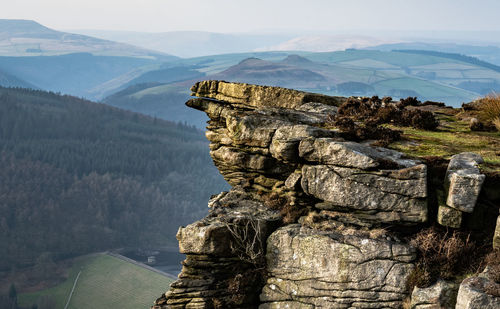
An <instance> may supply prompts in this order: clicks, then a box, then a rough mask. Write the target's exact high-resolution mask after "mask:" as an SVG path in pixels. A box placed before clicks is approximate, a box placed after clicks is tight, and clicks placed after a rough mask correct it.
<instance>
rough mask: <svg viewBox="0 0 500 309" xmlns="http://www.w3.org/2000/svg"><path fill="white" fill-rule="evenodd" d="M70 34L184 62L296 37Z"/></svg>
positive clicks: (198, 33) (192, 33)
mask: <svg viewBox="0 0 500 309" xmlns="http://www.w3.org/2000/svg"><path fill="white" fill-rule="evenodd" d="M73 31H75V32H76V33H80V34H85V35H90V36H93V37H97V38H101V39H106V40H112V41H117V42H123V43H127V44H133V45H136V46H142V47H144V48H149V49H152V50H158V51H161V52H164V53H167V54H172V55H176V56H179V57H183V58H191V57H200V56H208V55H218V54H232V53H244V52H249V51H256V50H259V49H262V48H265V47H269V46H274V45H277V44H280V43H282V42H286V41H288V40H290V39H292V38H294V37H295V36H294V35H293V34H245V33H239V34H227V33H213V32H204V31H173V32H163V33H151V32H132V31H105V30H73ZM379 44H380V43H379Z"/></svg>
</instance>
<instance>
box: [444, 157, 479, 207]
mask: <svg viewBox="0 0 500 309" xmlns="http://www.w3.org/2000/svg"><path fill="white" fill-rule="evenodd" d="M483 162H484V161H483V158H482V157H481V156H480V155H478V154H476V153H471V152H464V153H460V154H457V155H454V156H452V157H451V160H450V163H449V165H448V170H447V171H446V178H445V186H446V188H447V189H448V198H447V200H446V205H448V206H450V207H452V208H455V209H457V210H460V211H463V212H468V213H471V212H472V211H473V210H474V206H475V205H476V201H477V198H478V196H479V193H480V191H481V187H482V185H483V182H484V179H485V176H484V175H483V174H481V173H480V171H479V168H478V167H477V165H478V164H481V163H483Z"/></svg>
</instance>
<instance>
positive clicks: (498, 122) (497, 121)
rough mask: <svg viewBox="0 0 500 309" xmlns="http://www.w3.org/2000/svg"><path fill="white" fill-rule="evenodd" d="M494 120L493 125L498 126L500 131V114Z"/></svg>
mask: <svg viewBox="0 0 500 309" xmlns="http://www.w3.org/2000/svg"><path fill="white" fill-rule="evenodd" d="M492 122H493V125H494V126H495V128H497V130H498V131H500V116H499V117H496V118H494V119H493V120H492Z"/></svg>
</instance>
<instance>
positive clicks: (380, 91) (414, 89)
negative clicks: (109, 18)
mask: <svg viewBox="0 0 500 309" xmlns="http://www.w3.org/2000/svg"><path fill="white" fill-rule="evenodd" d="M0 31H1V32H0V55H2V53H3V54H4V55H5V53H7V51H8V52H10V53H12V54H14V55H16V56H11V57H7V56H3V57H2V56H0V85H4V86H17V87H29V88H40V89H45V90H51V91H54V92H61V93H64V94H72V95H77V96H82V97H85V98H89V99H93V100H103V101H104V102H106V103H107V104H110V105H114V106H118V107H122V108H126V109H130V110H133V111H137V112H141V113H145V114H149V115H153V116H156V117H160V118H164V119H168V120H173V121H182V122H188V123H190V124H194V125H196V126H198V127H202V126H203V122H204V121H205V118H204V116H203V115H198V113H197V112H196V111H191V110H188V109H186V108H185V107H184V105H183V103H184V101H185V100H186V99H187V98H189V95H190V93H189V88H190V86H191V84H192V83H194V82H196V81H199V80H202V79H223V80H227V81H233V82H246V83H254V84H266V85H273V86H282V87H289V88H297V89H303V90H307V91H312V92H320V93H325V94H330V95H343V96H351V95H355V96H371V95H378V96H392V97H393V98H400V97H407V96H416V97H418V98H419V99H421V100H432V101H443V102H445V103H447V104H450V105H454V106H458V105H460V104H461V103H462V102H468V101H471V100H473V99H475V98H477V97H479V96H481V95H485V94H487V93H489V92H492V91H495V92H499V91H500V67H499V66H498V61H500V60H498V57H500V56H499V54H500V48H499V47H495V46H469V45H464V44H462V45H459V44H451V43H436V42H423V43H416V42H413V43H412V42H407V43H401V42H400V43H398V42H387V41H382V40H379V39H376V38H375V37H370V36H345V35H344V36H339V35H325V34H322V35H319V36H314V35H305V36H300V37H296V36H293V35H289V34H283V35H281V34H280V35H274V34H273V35H268V34H264V35H249V34H217V33H208V32H172V33H149V34H148V33H131V32H113V31H111V32H109V31H108V32H104V34H103V32H102V31H96V33H95V35H101V36H107V37H109V38H111V37H113V38H114V39H117V40H123V41H124V42H125V41H127V42H128V43H130V42H131V41H134V40H135V41H134V42H135V43H137V44H140V46H141V47H134V46H132V45H127V44H124V43H116V42H112V41H108V40H103V39H97V38H93V37H89V36H85V35H80V34H79V35H75V34H69V33H65V32H59V31H55V30H52V29H49V28H47V27H44V26H42V25H40V24H38V23H36V22H33V21H22V20H0ZM27 42H29V44H32V45H30V46H28V45H29V44H28V43H27ZM34 42H38V43H36V44H38V45H39V46H38V45H37V46H38V47H37V46H35V47H33V46H34V45H33V44H35V43H34ZM381 43H384V44H381ZM389 43H390V44H389ZM26 44H28V45H26ZM152 44H156V45H154V46H153V45H152ZM377 44H379V45H377ZM380 44H381V45H380ZM371 45H377V46H376V47H370V46H371ZM263 46H264V47H265V46H268V47H269V46H271V49H299V50H304V51H287V50H283V51H261V52H255V51H254V52H248V50H252V49H254V50H256V49H266V48H262V47H263ZM144 47H146V48H158V49H160V48H163V49H164V50H165V49H168V48H174V49H177V51H176V53H179V54H183V55H189V54H191V55H193V54H200V53H211V52H213V53H222V54H217V55H209V56H201V57H193V58H177V57H173V56H168V55H166V54H163V53H162V52H152V51H151V50H148V49H144ZM348 47H349V48H348ZM354 47H355V48H354ZM361 47H363V48H365V49H359V48H361ZM375 48H376V49H375ZM332 49H334V50H336V49H345V50H341V51H334V52H331V51H330V52H310V51H305V50H332ZM423 49H425V50H423ZM242 50H246V51H247V52H244V53H240V52H239V53H228V52H229V51H242ZM75 51H79V52H78V53H75ZM81 51H85V52H81ZM170 51H171V50H169V52H170ZM51 54H54V55H52V56H49V55H51ZM485 59H489V60H491V63H490V62H488V61H487V60H485ZM495 63H497V64H495Z"/></svg>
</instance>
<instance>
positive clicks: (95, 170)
mask: <svg viewBox="0 0 500 309" xmlns="http://www.w3.org/2000/svg"><path fill="white" fill-rule="evenodd" d="M0 179H1V181H0V252H2V254H1V255H0V269H4V270H5V269H8V268H9V267H11V266H13V265H17V266H21V265H27V264H30V263H33V262H34V261H35V260H36V259H37V257H39V256H40V255H41V254H42V253H44V252H49V253H50V254H51V255H52V256H53V258H58V257H63V256H70V255H77V254H83V253H87V252H92V251H100V250H106V249H110V248H116V247H124V246H141V247H147V246H161V245H169V244H172V243H173V241H174V236H175V232H176V230H177V228H178V226H179V225H180V224H185V223H188V222H191V221H193V220H194V219H196V218H199V217H201V216H203V215H204V213H205V209H206V202H207V200H208V198H209V197H210V195H211V194H213V193H217V192H220V191H221V189H224V187H225V182H224V180H223V179H222V177H221V176H220V175H219V173H218V172H217V170H216V169H215V167H213V163H212V161H211V159H210V157H209V154H208V147H207V142H206V140H205V137H204V136H203V134H202V132H201V131H199V130H197V129H195V128H193V127H189V126H185V125H182V124H175V123H172V122H167V121H163V120H159V119H154V118H150V117H146V116H143V115H140V114H136V113H132V112H127V111H123V110H119V109H116V108H112V107H109V106H106V105H104V104H97V103H93V102H89V101H84V100H81V99H77V98H75V97H70V96H60V95H56V94H54V93H49V92H43V91H34V90H26V89H8V88H0Z"/></svg>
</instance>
